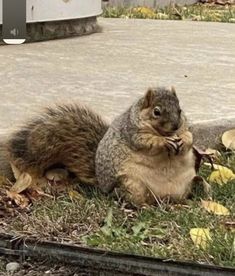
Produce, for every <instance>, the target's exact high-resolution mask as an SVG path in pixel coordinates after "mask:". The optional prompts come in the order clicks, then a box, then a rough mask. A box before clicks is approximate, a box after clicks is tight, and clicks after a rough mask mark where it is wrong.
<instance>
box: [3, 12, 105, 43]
mask: <svg viewBox="0 0 235 276" xmlns="http://www.w3.org/2000/svg"><path fill="white" fill-rule="evenodd" d="M100 29H101V28H100V27H99V25H98V23H97V18H96V16H93V17H87V18H79V19H72V20H60V21H48V22H37V23H28V24H27V38H26V42H37V41H44V40H51V39H60V38H68V37H73V36H81V35H88V34H92V33H95V32H98V31H99V30H100ZM1 35H2V26H0V36H1ZM1 44H4V43H3V42H0V45H1Z"/></svg>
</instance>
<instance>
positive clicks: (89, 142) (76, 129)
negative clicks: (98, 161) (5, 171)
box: [7, 104, 108, 184]
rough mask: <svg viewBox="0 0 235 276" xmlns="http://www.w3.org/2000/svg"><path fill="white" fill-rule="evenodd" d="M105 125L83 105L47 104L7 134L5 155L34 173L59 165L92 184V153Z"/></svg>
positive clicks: (38, 175)
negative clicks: (9, 135)
mask: <svg viewBox="0 0 235 276" xmlns="http://www.w3.org/2000/svg"><path fill="white" fill-rule="evenodd" d="M107 129H108V125H107V124H106V123H105V122H104V121H103V119H102V118H101V117H100V116H99V115H97V114H96V113H94V112H93V111H91V110H90V109H88V108H87V107H84V106H80V105H75V104H74V105H57V106H56V107H55V108H53V107H50V108H47V109H46V110H45V112H44V113H43V114H41V116H38V117H36V118H34V119H32V120H31V121H30V122H28V123H26V124H25V126H24V127H22V128H21V129H20V130H19V131H17V132H15V133H14V134H13V135H12V136H11V138H10V139H9V141H8V143H7V151H8V159H9V161H10V162H12V163H13V164H14V165H15V166H16V167H17V168H18V169H19V170H20V171H22V172H28V173H30V174H31V175H33V176H34V177H42V176H43V175H44V174H45V171H46V170H47V169H49V168H51V167H53V166H61V165H62V166H65V167H66V168H67V169H68V170H69V171H70V172H72V173H73V174H75V176H76V177H77V178H78V179H79V180H80V181H81V182H84V183H89V184H96V182H97V180H96V177H95V153H96V149H97V147H98V143H99V141H100V140H101V139H102V138H103V136H104V134H105V132H106V131H107Z"/></svg>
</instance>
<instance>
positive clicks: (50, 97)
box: [0, 18, 235, 144]
mask: <svg viewBox="0 0 235 276" xmlns="http://www.w3.org/2000/svg"><path fill="white" fill-rule="evenodd" d="M99 23H100V25H101V26H103V32H102V33H97V34H93V35H90V36H84V37H77V38H71V39H64V40H55V41H48V42H42V43H32V44H24V45H20V46H0V80H1V86H0V96H1V101H0V130H1V132H7V130H9V129H12V128H15V127H16V126H17V125H18V124H19V123H20V122H22V121H23V120H24V119H26V118H27V117H30V116H31V115H32V114H33V113H34V112H35V111H37V110H38V109H40V106H45V105H48V104H51V103H53V102H58V101H59V102H64V101H68V100H72V101H74V102H76V101H79V100H80V101H82V102H84V103H86V104H89V105H90V106H91V107H93V108H94V109H95V110H96V111H98V112H100V113H101V114H103V115H105V116H106V117H107V118H108V119H109V120H111V119H113V117H114V116H115V115H117V114H119V113H120V112H122V111H123V110H124V109H126V107H127V106H128V105H130V104H131V103H132V102H133V101H134V100H135V99H136V97H138V96H139V95H142V94H143V93H144V92H145V90H146V88H147V87H148V86H154V85H164V86H169V85H174V86H175V87H176V91H177V92H178V95H179V98H180V100H181V103H182V106H183V109H184V110H185V111H186V113H187V114H188V117H189V118H190V120H191V122H192V124H194V125H198V123H199V127H198V128H197V129H195V134H196V140H197V141H198V139H202V140H203V139H205V140H207V139H208V135H209V134H210V133H209V134H208V133H206V132H204V135H202V133H201V131H204V130H205V129H207V128H208V124H209V125H210V126H211V127H212V132H213V133H214V134H215V136H217V135H218V134H219V133H220V132H221V131H223V130H224V129H225V128H228V127H235V50H234V49H235V24H225V23H206V22H187V21H155V20H140V19H138V20H130V19H129V20H125V19H103V18H100V19H99ZM224 120H225V121H224ZM218 123H219V124H220V126H219V128H218V126H217V125H218ZM210 131H211V130H209V132H210ZM198 135H199V136H198ZM211 135H212V134H211ZM211 135H210V136H211ZM211 137H214V136H211ZM214 138H215V137H214ZM214 138H213V139H214ZM203 141H204V140H203ZM203 143H204V144H208V143H207V142H205V141H204V142H203Z"/></svg>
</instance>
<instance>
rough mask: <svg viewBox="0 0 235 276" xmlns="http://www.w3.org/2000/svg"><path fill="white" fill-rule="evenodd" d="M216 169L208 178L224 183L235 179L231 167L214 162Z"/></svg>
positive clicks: (211, 180)
mask: <svg viewBox="0 0 235 276" xmlns="http://www.w3.org/2000/svg"><path fill="white" fill-rule="evenodd" d="M214 168H215V171H213V172H212V173H211V175H210V176H209V178H208V180H209V181H210V182H215V183H217V184H220V185H223V184H226V183H227V182H228V181H231V180H233V179H235V174H234V173H233V171H232V170H230V169H229V168H226V167H224V166H221V165H216V164H214Z"/></svg>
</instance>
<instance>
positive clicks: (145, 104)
mask: <svg viewBox="0 0 235 276" xmlns="http://www.w3.org/2000/svg"><path fill="white" fill-rule="evenodd" d="M153 99H154V91H153V90H152V89H151V88H149V89H148V91H147V92H146V94H145V96H144V102H143V108H147V107H149V106H150V105H151V103H152V102H153Z"/></svg>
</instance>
